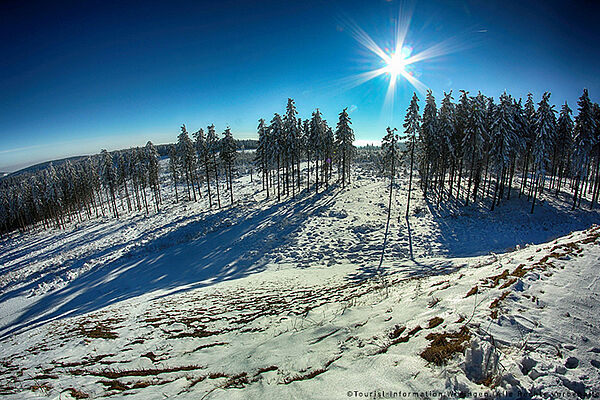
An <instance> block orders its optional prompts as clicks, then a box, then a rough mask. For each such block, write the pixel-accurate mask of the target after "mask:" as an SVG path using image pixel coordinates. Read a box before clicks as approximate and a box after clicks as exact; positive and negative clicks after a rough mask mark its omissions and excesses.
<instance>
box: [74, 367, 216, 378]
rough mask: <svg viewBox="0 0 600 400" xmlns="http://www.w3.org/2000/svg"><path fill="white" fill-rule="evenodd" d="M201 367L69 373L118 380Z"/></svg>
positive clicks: (193, 369) (79, 370)
mask: <svg viewBox="0 0 600 400" xmlns="http://www.w3.org/2000/svg"><path fill="white" fill-rule="evenodd" d="M202 368H204V367H201V366H199V365H184V366H180V367H170V368H168V367H166V368H150V369H134V370H120V371H119V370H111V369H107V370H103V371H86V370H81V369H76V370H71V371H69V372H70V373H71V374H72V375H93V376H102V377H104V378H108V379H118V378H123V377H128V376H156V375H160V374H167V373H170V372H181V371H195V370H198V369H202Z"/></svg>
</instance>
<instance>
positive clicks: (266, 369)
mask: <svg viewBox="0 0 600 400" xmlns="http://www.w3.org/2000/svg"><path fill="white" fill-rule="evenodd" d="M278 369H279V368H278V367H277V366H275V365H270V366H268V367H263V368H259V369H258V371H256V375H259V374H264V373H265V372H271V371H277V370H278Z"/></svg>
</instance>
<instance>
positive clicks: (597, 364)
mask: <svg viewBox="0 0 600 400" xmlns="http://www.w3.org/2000/svg"><path fill="white" fill-rule="evenodd" d="M590 364H592V365H593V366H594V367H596V368H598V369H600V361H598V360H591V361H590Z"/></svg>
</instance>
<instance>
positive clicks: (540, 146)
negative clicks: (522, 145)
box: [531, 92, 556, 214]
mask: <svg viewBox="0 0 600 400" xmlns="http://www.w3.org/2000/svg"><path fill="white" fill-rule="evenodd" d="M555 113H556V110H554V105H550V93H549V92H546V93H544V95H543V96H542V100H541V101H540V102H539V103H538V109H537V111H536V115H535V125H534V130H535V139H534V142H533V151H532V156H533V160H532V161H533V168H534V169H533V181H532V183H531V184H532V190H533V201H532V203H531V213H532V214H533V208H534V206H535V200H536V195H537V192H538V188H539V185H540V184H541V189H543V188H544V180H545V177H546V167H547V165H548V163H549V154H550V151H551V149H552V146H553V144H554V135H555V131H556V116H555V115H554V114H555Z"/></svg>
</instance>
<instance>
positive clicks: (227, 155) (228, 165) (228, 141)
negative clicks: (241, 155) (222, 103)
mask: <svg viewBox="0 0 600 400" xmlns="http://www.w3.org/2000/svg"><path fill="white" fill-rule="evenodd" d="M220 156H221V160H223V164H224V166H225V178H226V180H227V184H228V186H229V194H230V196H231V205H232V206H233V165H234V162H235V158H236V156H237V152H236V144H235V139H234V138H233V135H232V134H231V128H229V127H227V128H226V129H225V132H223V138H222V139H221V153H220Z"/></svg>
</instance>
